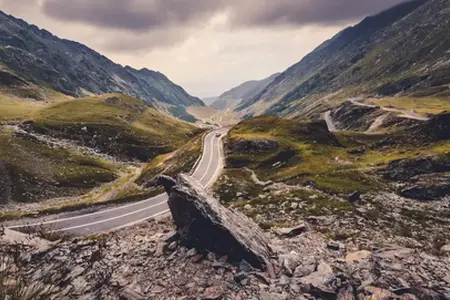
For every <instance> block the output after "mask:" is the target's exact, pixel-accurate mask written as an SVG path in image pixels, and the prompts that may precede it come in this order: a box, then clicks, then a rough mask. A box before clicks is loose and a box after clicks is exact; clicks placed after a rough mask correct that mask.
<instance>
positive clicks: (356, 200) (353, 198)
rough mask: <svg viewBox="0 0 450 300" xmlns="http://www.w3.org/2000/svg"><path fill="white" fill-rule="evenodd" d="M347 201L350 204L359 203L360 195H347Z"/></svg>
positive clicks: (358, 193) (357, 193) (354, 193)
mask: <svg viewBox="0 0 450 300" xmlns="http://www.w3.org/2000/svg"><path fill="white" fill-rule="evenodd" d="M348 201H349V202H350V203H359V202H360V201H361V193H360V192H358V191H355V192H353V193H351V194H349V195H348Z"/></svg>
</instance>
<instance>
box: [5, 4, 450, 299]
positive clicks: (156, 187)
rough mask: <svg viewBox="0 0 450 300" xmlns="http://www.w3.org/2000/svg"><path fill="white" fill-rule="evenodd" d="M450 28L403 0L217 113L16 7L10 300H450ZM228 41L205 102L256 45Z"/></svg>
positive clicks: (219, 103) (434, 8) (10, 88)
mask: <svg viewBox="0 0 450 300" xmlns="http://www.w3.org/2000/svg"><path fill="white" fill-rule="evenodd" d="M244 2H245V1H244ZM280 3H281V2H280ZM280 3H278V2H277V3H275V2H274V3H273V9H274V11H273V13H275V12H276V11H275V8H276V7H277V6H278V5H281V4H280ZM44 4H45V3H44ZM44 4H43V5H44ZM110 4H111V8H112V7H113V6H114V5H113V4H112V3H110ZM160 4H161V5H162V3H160ZM211 5H212V4H211ZM229 5H230V8H233V5H235V4H234V3H231V2H230V4H229ZM296 5H297V4H295V3H293V4H292V7H289V8H290V9H293V8H294V7H296ZM305 5H306V4H305ZM308 5H313V3H310V4H308ZM355 5H356V4H355ZM75 6H76V5H75ZM173 6H174V7H178V6H177V5H175V4H173ZM0 7H1V2H0ZM174 7H173V8H171V9H170V10H168V11H167V12H166V13H167V15H168V16H170V18H168V19H170V20H169V23H170V26H174V27H173V28H176V26H179V24H178V23H179V22H182V21H183V18H178V17H179V16H178V15H176V13H175V10H173V9H174ZM146 9H150V8H149V7H146ZM191 9H192V10H194V5H193V4H192V7H190V6H189V9H187V7H183V9H182V10H187V11H189V12H191ZM208 9H211V10H214V8H213V6H211V7H209V6H208ZM227 9H229V8H227ZM240 9H242V8H240ZM261 9H262V8H261ZM121 11H122V12H123V10H121ZM227 11H228V13H229V14H230V16H233V15H232V13H235V11H233V10H227ZM47 13H48V12H47ZM53 13H55V12H54V11H53ZM205 13H206V12H205ZM252 13H254V14H255V15H257V13H258V11H253V10H252ZM271 13H272V12H271ZM336 13H337V9H336ZM74 14H75V10H74ZM113 15H114V14H113ZM163 15H165V14H164V13H161V20H163V19H164V18H163V17H162V16H163ZM114 16H115V15H114ZM327 16H328V15H327ZM153 17H154V16H153ZM259 17H260V16H259ZM110 19H111V18H108V22H110V21H111V20H110ZM219 19H220V18H219ZM219 19H217V20H216V19H215V18H213V19H212V20H210V22H209V23H208V22H205V23H204V24H207V25H205V27H207V29H208V30H213V31H214V30H218V29H217V28H220V30H219V31H221V30H225V28H226V27H227V26H224V27H221V26H223V25H224V24H225V23H226V22H230V20H232V21H236V20H234V19H232V18H231V17H230V19H229V20H228V19H227V20H226V21H225V20H221V19H220V20H219ZM250 19H251V18H250ZM161 20H159V19H158V20H157V21H158V22H159V21H161ZM283 20H284V21H286V20H287V19H286V18H281V19H280V20H278V19H277V21H276V22H275V21H273V22H275V23H277V26H285V25H288V26H291V27H295V26H296V25H297V26H299V24H296V23H295V22H294V23H292V24H291V23H289V24H284V23H282V21H283ZM449 20H450V2H448V1H447V0H412V1H406V2H402V3H400V4H397V5H395V6H393V7H391V8H388V9H386V10H383V11H381V12H376V13H374V14H373V15H371V16H368V17H366V18H364V19H363V20H362V21H361V22H359V23H358V24H355V25H353V26H350V27H348V28H345V29H343V30H341V31H340V32H339V33H338V34H336V35H335V36H333V37H331V38H330V39H329V40H326V41H325V42H323V43H322V44H320V45H319V46H318V47H317V48H315V49H314V50H313V51H312V52H310V53H309V54H307V55H306V56H304V57H303V58H301V57H299V58H298V59H301V60H300V61H298V62H297V63H295V64H294V65H292V66H290V67H288V68H287V69H286V70H284V71H282V70H280V71H282V72H276V73H275V71H274V70H272V69H271V68H269V66H268V67H267V68H261V70H264V72H266V73H267V74H266V77H265V78H263V76H261V77H260V78H263V79H258V80H247V81H245V80H242V82H243V83H241V84H236V86H235V87H233V88H231V89H228V90H227V91H225V92H223V93H217V94H216V95H218V96H215V97H208V98H204V99H203V100H201V99H200V98H197V97H195V96H192V95H190V94H189V93H188V92H187V91H186V90H185V89H184V88H182V87H181V86H179V85H177V84H175V83H174V82H172V81H171V80H169V79H168V77H167V76H166V75H164V74H162V73H160V72H157V71H152V70H149V69H147V68H146V67H143V68H140V69H135V68H134V67H130V66H125V65H124V66H122V65H119V64H117V63H115V62H113V61H112V60H110V59H109V58H107V57H105V56H103V55H102V54H100V53H98V52H96V51H94V50H93V49H91V48H89V47H87V46H85V45H83V44H80V43H78V42H74V41H69V40H65V39H62V38H59V37H57V36H55V35H53V34H52V33H50V32H48V31H46V30H43V29H39V28H38V27H36V26H34V25H30V24H28V23H27V22H26V21H23V20H21V19H17V18H15V17H13V16H11V15H7V14H6V13H3V12H1V11H0V298H1V299H17V300H25V299H111V300H117V299H120V300H122V299H123V300H144V299H174V300H190V299H209V300H246V299H258V300H291V299H292V300H294V299H300V300H305V299H308V300H316V299H317V300H324V299H325V300H328V299H330V300H335V299H336V300H357V299H358V300H370V299H385V300H387V299H395V300H421V299H425V300H428V299H450V288H449V286H450V276H449V274H450V128H449V127H450V92H449V91H450V76H449V73H448V65H449V62H450V56H449V55H450V42H449V41H450V40H449V38H448V34H447V33H448V29H450V21H449ZM103 21H104V20H100V19H99V20H97V19H96V22H103ZM135 21H136V23H133V24H131V25H130V26H131V27H133V26H137V27H139V26H141V25H140V22H141V21H142V20H141V18H137V19H136V20H135ZM152 21H153V20H152ZM163 21H164V20H163ZM166 21H167V20H166ZM284 21H283V22H284ZM114 22H116V21H114ZM124 22H125V21H124ZM155 22H156V21H155ZM161 22H162V21H161ZM202 22H203V21H202ZM221 22H225V23H224V24H222V23H221ZM278 22H281V23H280V24H278ZM291 22H292V20H291ZM333 22H334V21H330V24H328V23H326V24H327V26H331V24H334V23H333ZM109 24H110V23H109ZM202 24H203V23H202ZM295 24H296V25H295ZM122 25H123V24H122ZM190 25H192V24H190V23H189V26H190ZM259 25H261V24H259ZM266 25H267V24H266ZM109 26H110V25H109ZM152 26H155V27H158V26H162V25H161V24H159V23H155V24H153V23H152ZM189 26H187V25H186V27H189ZM192 26H193V25H192ZM239 26H244V25H243V24H240V25H238V26H237V27H233V26H230V28H231V29H230V28H227V30H238V29H236V28H240V27H239ZM245 26H252V25H250V24H247V23H245ZM270 26H275V25H273V24H271V25H270ZM291 27H289V28H291ZM158 28H159V27H158ZM249 28H250V27H249ZM260 29H261V28H260ZM121 30H123V32H128V31H130V32H131V31H132V29H131V28H126V29H123V28H122V29H121ZM139 30H142V29H139ZM139 30H138V33H135V34H134V35H135V37H139V38H144V37H145V36H146V35H145V33H144V32H141V31H139ZM240 30H242V29H240ZM258 32H259V31H258ZM336 32H337V31H336ZM180 34H184V31H180ZM256 35H257V34H255V36H256ZM118 36H119V35H118ZM217 36H221V35H220V34H217ZM217 36H215V37H214V38H212V37H211V41H210V42H211V44H210V45H209V44H208V45H202V47H203V48H202V49H201V51H200V50H198V51H199V53H200V54H201V55H205V64H206V61H207V55H206V53H208V52H207V51H206V50H207V48H208V47H211V49H212V50H213V52H214V53H215V55H218V57H217V59H216V63H217V64H216V65H214V71H216V72H211V73H210V74H209V75H208V76H210V77H214V78H213V80H212V81H211V82H213V81H217V82H216V83H211V82H209V83H208V84H207V83H205V87H203V88H204V90H205V91H208V93H210V91H213V90H215V88H214V85H215V84H217V86H223V85H224V84H223V83H222V82H219V81H220V78H221V76H222V75H223V74H222V72H224V70H222V69H221V66H222V67H223V65H221V64H220V63H219V61H220V60H224V61H227V62H229V63H230V64H231V65H238V64H239V63H238V61H234V60H231V57H232V55H233V53H234V52H233V51H236V52H237V53H239V51H242V49H245V48H247V47H249V46H248V45H247V44H245V43H242V45H240V44H239V43H236V42H230V41H228V40H227V43H228V42H230V43H231V44H232V45H227V46H229V48H228V47H225V48H224V49H228V50H227V51H226V55H225V54H224V52H225V50H224V49H221V48H220V47H219V46H218V45H219V44H218V43H217V44H216V42H217V41H216V40H215V38H217ZM280 36H281V35H280ZM201 38H202V36H201V35H199V36H196V37H195V38H194V37H191V38H190V39H188V40H186V41H185V42H183V43H181V42H180V43H179V44H177V43H178V40H177V41H175V40H174V41H167V42H168V43H169V44H171V43H172V42H173V43H175V44H176V45H177V46H176V51H174V52H168V53H171V55H173V56H174V57H172V58H171V60H173V61H171V63H174V64H175V68H172V69H171V70H172V72H173V70H177V72H175V74H176V75H178V76H180V78H182V77H183V76H182V74H183V71H184V70H183V68H184V67H185V64H187V63H188V62H189V58H188V56H190V55H183V51H185V49H191V48H190V47H194V46H195V45H196V44H197V43H199V42H198V41H200V40H201ZM294 38H297V37H294V36H292V39H294ZM118 39H119V38H118ZM197 39H198V40H197ZM130 40H131V39H130ZM156 40H158V38H156ZM126 41H128V38H126V39H124V41H121V42H123V43H125V42H126ZM270 42H271V43H272V41H270ZM152 44H153V41H152ZM238 44H239V45H238ZM128 46H130V45H127V47H128ZM134 46H136V47H138V46H139V45H133V47H134ZM252 47H253V46H252ZM269 48H270V47H269ZM161 49H162V48H161ZM161 49H159V48H154V49H153V48H148V49H147V48H145V49H140V51H139V52H133V55H137V53H139V55H142V57H144V56H145V54H144V53H145V52H147V51H149V52H151V53H153V54H154V53H158V55H161V53H159V52H164V51H161ZM193 49H194V48H193ZM110 50H111V49H110ZM295 50H296V51H297V49H295ZM111 51H112V50H111ZM122 51H125V50H124V49H122ZM203 51H204V52H203ZM267 51H269V52H270V51H271V50H270V49H268V50H267ZM113 52H114V51H112V52H111V53H113ZM125 52H126V51H125ZM125 52H124V53H125ZM196 54H197V53H196ZM219 54H220V55H219ZM272 54H273V55H274V56H276V55H282V54H279V53H272ZM121 55H122V54H121ZM121 55H119V56H121ZM255 56H257V54H255ZM161 57H163V56H161ZM192 57H193V59H194V57H196V56H195V55H192ZM154 63H155V65H159V66H161V65H165V64H159V63H161V62H154ZM164 63H166V62H164ZM196 63H198V70H202V68H203V66H201V64H200V63H199V62H197V61H196ZM264 63H266V62H265V61H262V62H261V64H264ZM267 64H269V62H267ZM167 65H169V64H167ZM241 68H243V69H245V68H247V65H246V64H243V66H241ZM169 69H170V68H169ZM194 71H197V70H194ZM252 71H255V73H256V71H257V70H256V69H255V70H252ZM178 72H179V73H178ZM244 73H245V72H243V74H233V75H232V76H230V77H233V78H231V79H233V80H229V82H235V81H236V80H234V79H236V78H244V77H246V76H247V75H248V74H251V72H248V74H247V73H245V74H244ZM259 73H263V71H261V72H259V70H258V74H259ZM171 74H174V73H171ZM269 74H272V75H270V76H269ZM184 75H185V76H186V74H184ZM244 75H245V76H244ZM216 76H217V78H216ZM190 77H193V76H192V73H189V75H188V76H186V78H185V80H186V82H189V83H190V84H191V85H192V87H194V86H196V82H195V80H194V79H192V80H191V78H190ZM247 77H248V76H247ZM188 79H189V80H188ZM247 79H248V78H247ZM227 82H228V81H227ZM206 85H208V86H206ZM209 85H211V86H209ZM205 94H206V92H205Z"/></svg>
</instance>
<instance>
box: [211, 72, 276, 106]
mask: <svg viewBox="0 0 450 300" xmlns="http://www.w3.org/2000/svg"><path fill="white" fill-rule="evenodd" d="M279 74H280V73H275V74H272V75H270V76H269V77H266V78H264V79H262V80H249V81H246V82H244V83H242V84H240V85H238V86H236V87H234V88H231V89H230V90H228V91H226V92H224V93H222V94H221V95H220V96H219V97H218V98H217V99H216V100H215V101H214V102H213V103H212V104H211V107H213V108H215V109H219V110H221V109H225V108H230V107H233V106H235V105H239V103H241V102H245V101H249V100H250V99H252V98H253V97H255V96H256V95H257V94H258V93H260V92H261V91H262V90H263V89H264V88H265V87H267V85H269V84H270V83H271V82H272V81H273V80H274V79H275V78H276V77H277V76H278V75H279Z"/></svg>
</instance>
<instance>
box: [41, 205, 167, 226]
mask: <svg viewBox="0 0 450 300" xmlns="http://www.w3.org/2000/svg"><path fill="white" fill-rule="evenodd" d="M166 203H167V201H165V200H164V201H163V202H161V203H158V204H155V205H152V206H149V207H144V208H141V209H138V210H135V211H132V212H129V213H126V214H124V215H120V216H115V217H112V218H108V219H103V220H99V221H95V222H91V223H87V224H83V225H78V226H72V227H68V228H61V229H56V230H52V231H50V233H54V232H61V231H68V230H72V229H78V228H83V227H88V226H91V225H96V224H101V223H106V222H109V221H113V220H117V219H120V218H122V217H128V216H131V215H135V214H137V213H140V212H142V211H145V210H148V209H151V208H154V207H157V206H161V205H163V204H166Z"/></svg>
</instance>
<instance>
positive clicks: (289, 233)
mask: <svg viewBox="0 0 450 300" xmlns="http://www.w3.org/2000/svg"><path fill="white" fill-rule="evenodd" d="M307 230H308V228H307V227H306V225H305V224H300V225H298V226H296V227H292V228H277V229H276V230H275V233H276V234H277V235H279V236H281V237H287V238H291V237H295V236H297V235H300V234H302V233H304V232H306V231H307Z"/></svg>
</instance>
